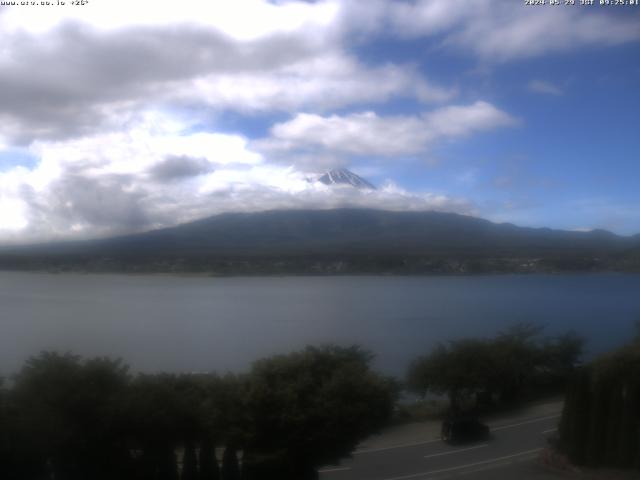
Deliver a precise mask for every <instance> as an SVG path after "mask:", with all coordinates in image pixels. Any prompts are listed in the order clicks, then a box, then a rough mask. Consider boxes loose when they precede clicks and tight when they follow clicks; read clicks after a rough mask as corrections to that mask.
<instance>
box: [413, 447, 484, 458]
mask: <svg viewBox="0 0 640 480" xmlns="http://www.w3.org/2000/svg"><path fill="white" fill-rule="evenodd" d="M488 446H489V444H488V443H483V444H482V445H476V446H475V447H468V448H457V449H455V450H449V451H448V452H442V453H434V454H433V455H425V456H424V458H431V457H441V456H442V455H451V454H453V453H458V452H466V451H468V450H475V449H476V448H482V447H488Z"/></svg>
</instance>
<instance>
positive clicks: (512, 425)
mask: <svg viewBox="0 0 640 480" xmlns="http://www.w3.org/2000/svg"><path fill="white" fill-rule="evenodd" d="M560 416H561V415H560V414H559V413H558V414H557V415H549V416H546V417H540V418H534V419H533V420H526V421H524V422H519V423H512V424H511V425H502V426H501V427H492V428H491V430H492V431H494V432H495V431H496V430H505V429H507V428H513V427H519V426H520V425H527V424H529V423H536V422H542V421H544V420H551V419H552V418H559V417H560Z"/></svg>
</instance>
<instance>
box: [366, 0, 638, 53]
mask: <svg viewBox="0 0 640 480" xmlns="http://www.w3.org/2000/svg"><path fill="white" fill-rule="evenodd" d="M379 5H380V6H381V8H383V9H384V10H385V11H386V16H387V17H388V18H389V20H388V23H390V31H391V32H394V33H395V34H396V35H399V36H402V37H433V36H438V35H441V36H442V37H443V40H442V45H443V46H446V47H449V48H453V49H457V50H462V51H464V52H471V53H473V54H475V55H476V56H478V57H479V58H481V59H482V60H484V61H488V62H507V61H518V60H521V59H524V58H530V57H536V56H540V55H543V54H547V53H559V52H569V51H572V50H576V49H580V48H584V47H595V48H600V47H607V46H612V45H619V44H623V43H626V42H630V41H634V40H638V39H640V22H638V21H637V18H634V16H633V13H635V12H633V13H632V14H631V15H620V14H617V12H613V13H612V12H606V13H605V12H603V11H602V10H596V9H595V8H590V7H578V6H574V7H571V6H558V7H553V6H549V5H546V6H545V7H543V8H538V7H536V6H532V7H527V6H523V5H522V2H513V1H511V0H498V1H496V0H418V1H414V2H391V3H390V2H384V1H381V2H379ZM381 25H384V24H383V23H381Z"/></svg>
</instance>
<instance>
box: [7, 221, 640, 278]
mask: <svg viewBox="0 0 640 480" xmlns="http://www.w3.org/2000/svg"><path fill="white" fill-rule="evenodd" d="M639 247H640V239H638V238H634V237H619V236H616V235H614V234H611V233H609V232H604V231H593V232H571V231H562V230H550V229H544V228H543V229H533V228H521V227H516V226H514V225H511V224H495V223H492V222H489V221H487V220H483V219H479V218H474V217H469V216H464V215H457V214H452V213H440V212H390V211H381V210H363V209H337V210H279V211H267V212H257V213H228V214H222V215H217V216H214V217H210V218H206V219H203V220H200V221H197V222H192V223H189V224H184V225H180V226H177V227H174V228H168V229H163V230H157V231H151V232H147V233H142V234H138V235H131V236H126V237H119V238H111V239H104V240H93V241H85V242H67V243H58V244H49V245H37V246H30V247H22V248H19V249H17V248H14V249H12V251H7V250H6V249H5V251H4V253H0V267H4V268H50V267H53V268H63V269H64V268H67V267H68V266H69V265H72V267H69V268H73V269H83V268H85V266H86V265H91V267H87V268H88V269H90V270H94V269H98V270H101V269H103V270H125V271H130V270H135V271H138V270H143V271H201V270H202V271H224V272H226V273H273V272H276V271H278V272H284V273H314V272H321V273H331V272H333V270H331V268H334V266H335V265H341V266H340V270H339V272H351V273H358V272H372V273H376V272H377V273H380V272H389V273H394V272H395V273H425V272H433V271H435V272H451V271H454V272H460V271H469V270H470V269H475V270H478V271H521V270H523V268H524V269H525V270H526V271H531V270H534V271H555V270H576V269H582V270H584V269H587V270H598V269H627V268H626V266H627V263H625V262H627V257H629V255H631V256H630V257H629V258H637V255H633V252H636V251H637V249H638V248H639ZM635 262H636V263H637V261H635ZM523 265H524V267H523ZM620 265H622V266H623V267H624V268H623V267H620ZM634 265H635V263H634ZM525 267H526V268H525ZM336 268H337V267H336ZM633 268H635V267H633ZM334 273H335V272H334Z"/></svg>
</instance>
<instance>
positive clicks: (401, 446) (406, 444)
mask: <svg viewBox="0 0 640 480" xmlns="http://www.w3.org/2000/svg"><path fill="white" fill-rule="evenodd" d="M439 442H442V440H440V439H439V438H438V439H436V440H425V441H424V442H414V443H402V444H399V445H391V446H389V447H380V448H367V449H364V450H356V451H355V452H353V454H352V455H362V454H363V453H375V452H384V451H386V450H395V449H396V448H407V447H417V446H418V445H428V444H429V443H439Z"/></svg>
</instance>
